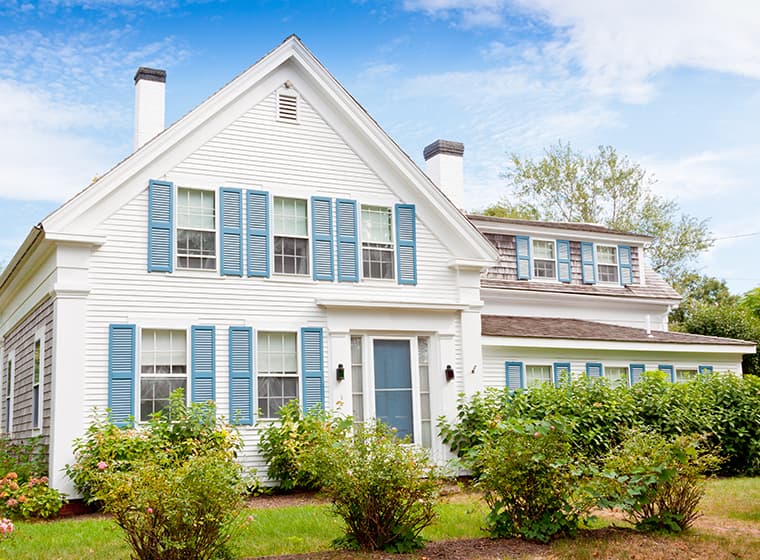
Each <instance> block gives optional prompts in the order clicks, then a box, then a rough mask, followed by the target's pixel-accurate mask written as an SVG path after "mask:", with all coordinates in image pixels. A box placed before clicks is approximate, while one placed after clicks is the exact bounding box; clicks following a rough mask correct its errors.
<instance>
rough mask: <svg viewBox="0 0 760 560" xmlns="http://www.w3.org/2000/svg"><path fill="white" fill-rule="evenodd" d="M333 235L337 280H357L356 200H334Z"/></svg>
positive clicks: (357, 238)
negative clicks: (335, 224)
mask: <svg viewBox="0 0 760 560" xmlns="http://www.w3.org/2000/svg"><path fill="white" fill-rule="evenodd" d="M335 221H336V222H337V227H336V228H335V229H336V232H335V235H336V236H337V238H338V282H358V281H359V233H358V229H357V217H356V201H355V200H345V199H341V198H339V199H337V200H336V201H335Z"/></svg>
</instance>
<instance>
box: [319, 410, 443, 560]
mask: <svg viewBox="0 0 760 560" xmlns="http://www.w3.org/2000/svg"><path fill="white" fill-rule="evenodd" d="M408 443H409V442H408V440H400V439H398V438H397V437H396V433H395V430H392V429H391V428H388V427H387V426H386V425H385V424H382V423H380V422H378V423H376V424H367V425H360V426H358V427H357V428H356V430H355V432H354V433H353V434H339V433H338V432H333V433H332V434H331V436H330V437H328V438H323V439H321V440H320V441H319V444H318V445H316V446H314V447H312V448H311V449H310V450H309V452H308V453H306V454H305V457H304V460H305V462H306V463H307V465H308V466H307V468H308V470H309V472H312V473H313V474H314V476H315V477H316V480H317V482H318V484H320V485H321V486H322V488H323V490H324V492H325V493H326V494H327V495H328V496H330V498H331V500H332V503H333V508H334V511H335V513H336V514H337V515H339V516H340V517H341V518H342V519H343V521H344V523H345V525H346V527H345V535H344V536H343V537H342V538H340V539H338V540H337V541H336V542H335V543H334V544H335V545H336V546H338V547H343V548H355V549H363V550H384V551H389V552H409V551H411V550H414V549H417V548H421V547H422V545H423V542H422V538H421V537H420V532H421V531H422V530H423V529H424V528H425V527H427V526H428V525H430V524H431V523H432V522H433V520H434V518H435V510H434V505H435V501H436V498H437V496H438V489H439V482H440V479H439V473H438V471H437V469H436V467H434V466H433V464H432V463H431V461H430V457H429V455H428V453H427V451H426V450H424V449H421V448H419V447H417V446H415V445H409V444H408Z"/></svg>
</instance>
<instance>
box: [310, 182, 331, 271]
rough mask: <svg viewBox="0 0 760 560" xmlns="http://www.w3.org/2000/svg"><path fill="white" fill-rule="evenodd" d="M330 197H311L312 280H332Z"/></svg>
mask: <svg viewBox="0 0 760 560" xmlns="http://www.w3.org/2000/svg"><path fill="white" fill-rule="evenodd" d="M332 229H333V227H332V199H330V198H324V197H319V196H313V197H311V237H312V240H313V243H312V247H313V260H314V266H313V269H312V270H313V274H314V280H333V279H334V278H335V274H334V273H333V231H332Z"/></svg>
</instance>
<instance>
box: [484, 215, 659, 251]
mask: <svg viewBox="0 0 760 560" xmlns="http://www.w3.org/2000/svg"><path fill="white" fill-rule="evenodd" d="M472 220H473V221H475V222H476V223H477V224H478V225H477V227H478V229H480V230H482V231H485V232H488V233H500V234H504V235H515V234H516V235H530V236H536V237H556V238H558V239H564V238H571V239H573V240H580V241H594V242H596V243H602V244H604V243H605V242H609V243H615V244H617V243H623V244H627V245H635V246H637V247H640V246H643V245H644V244H645V243H649V242H650V241H652V239H651V238H650V237H649V236H646V235H637V234H616V233H606V232H596V231H582V230H577V229H567V228H563V227H557V226H554V227H552V226H539V225H532V224H514V223H498V222H491V221H485V220H484V221H479V220H478V218H477V217H473V218H472Z"/></svg>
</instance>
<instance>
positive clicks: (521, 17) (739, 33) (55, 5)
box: [0, 0, 760, 293]
mask: <svg viewBox="0 0 760 560" xmlns="http://www.w3.org/2000/svg"><path fill="white" fill-rule="evenodd" d="M291 33H296V34H297V35H299V36H300V37H301V39H302V40H303V41H304V43H305V44H306V45H307V46H308V47H309V48H310V49H311V50H312V51H313V52H314V54H315V55H316V56H317V57H318V58H319V59H320V60H321V61H322V62H323V64H324V65H325V66H326V67H327V68H328V70H330V71H331V72H332V73H333V75H334V76H335V77H336V78H337V79H338V80H339V81H340V82H341V83H342V84H343V85H344V86H345V87H346V88H347V89H348V90H349V92H351V93H352V94H353V95H354V96H355V97H356V98H357V99H358V100H359V102H361V103H362V104H363V105H364V107H365V108H366V109H367V110H368V111H369V112H370V114H372V115H373V116H374V117H375V119H376V120H377V121H378V122H379V123H380V125H381V126H382V127H383V128H384V129H385V130H386V131H387V132H388V133H389V134H390V135H391V136H392V137H393V138H394V139H395V140H396V141H397V142H398V143H399V144H400V145H401V147H402V148H404V149H405V150H406V151H407V153H409V154H410V155H411V156H412V157H413V158H414V159H415V160H416V161H418V163H422V148H423V147H424V146H425V145H427V144H428V143H429V142H431V141H433V140H435V139H437V138H445V139H450V140H459V141H462V142H464V144H465V181H466V192H465V204H466V206H467V207H468V209H481V208H483V207H484V206H486V205H488V204H489V203H492V202H495V201H497V200H498V199H499V198H500V197H501V196H503V195H505V194H506V190H505V187H504V182H503V181H502V180H501V179H500V178H499V172H500V171H502V170H504V168H505V165H506V162H507V157H506V154H507V153H509V152H516V153H519V154H522V155H526V156H540V154H541V151H542V149H543V148H544V147H546V146H548V145H550V144H552V143H555V142H556V141H557V140H563V141H569V142H571V143H572V144H573V145H574V147H576V148H580V149H583V150H586V151H593V150H595V149H596V147H597V146H598V145H600V144H610V145H612V146H615V147H616V148H617V149H618V151H619V152H621V153H624V154H627V155H628V156H629V157H630V158H631V159H633V160H634V161H637V162H639V163H641V164H642V166H644V168H645V169H647V170H648V171H649V172H651V173H652V174H653V175H654V177H655V178H656V179H657V183H656V184H655V186H654V189H655V190H656V192H657V193H659V194H662V195H664V196H666V197H669V198H674V199H675V200H676V201H677V202H678V203H679V204H680V206H681V208H682V210H684V211H685V212H687V213H689V214H692V215H694V216H697V217H699V218H709V219H710V226H711V229H712V231H713V234H714V236H715V237H716V238H717V241H716V243H715V247H714V248H713V249H712V250H711V251H709V252H708V253H707V254H705V255H704V256H703V257H702V258H701V259H700V262H699V266H700V268H701V272H703V273H705V274H709V275H713V276H717V277H720V278H725V279H726V281H727V282H728V284H729V286H730V287H731V289H732V290H733V291H734V292H737V293H740V292H743V291H746V290H748V289H750V288H752V287H754V286H757V285H760V249H758V247H760V220H758V217H759V215H760V189H759V188H757V183H758V181H757V180H756V177H757V176H758V170H757V167H758V162H760V135H759V134H758V128H759V127H760V4H758V3H756V2H754V1H753V0H747V1H742V0H734V1H726V2H714V1H712V0H705V1H703V0H691V1H688V2H686V1H684V0H680V1H678V0H659V1H654V0H640V1H637V2H630V1H626V0H530V1H528V0H511V1H508V0H470V1H463V0H398V1H389V2H375V1H371V0H366V1H359V0H357V1H353V2H327V1H313V2H295V1H291V2H274V1H259V2H254V1H234V0H230V1H227V2H212V1H202V0H198V1H192V0H191V1H183V0H147V1H140V2H138V1H136V0H43V1H40V2H25V1H23V0H20V1H16V0H0V130H2V131H3V132H2V134H0V169H2V174H0V223H2V224H3V235H2V236H0V261H7V260H8V259H9V258H10V257H11V256H12V255H13V253H14V252H15V250H16V248H17V247H18V245H19V244H20V242H21V240H22V239H23V237H24V236H25V235H26V233H27V232H28V231H29V228H30V227H31V226H32V225H33V224H35V223H37V222H38V221H39V220H40V219H41V218H43V217H44V216H45V214H47V213H48V212H49V211H50V210H52V209H53V208H55V207H56V206H57V205H58V204H59V203H60V202H62V201H63V200H65V199H66V198H68V197H69V196H71V195H72V194H74V193H75V192H77V191H78V190H80V189H81V188H82V187H84V186H85V185H87V184H88V183H89V182H90V180H91V179H92V178H93V177H95V176H97V175H100V174H102V173H104V172H105V171H107V170H108V169H109V168H110V167H111V166H112V165H113V164H114V163H116V162H118V161H119V160H120V159H122V158H123V157H124V156H125V155H127V154H128V153H129V152H130V151H131V149H132V134H133V130H132V126H133V103H134V99H133V95H134V89H133V82H132V77H133V76H134V72H135V70H136V69H137V67H138V66H141V65H142V66H153V67H158V68H164V69H166V70H167V72H168V79H167V108H166V112H167V124H169V123H171V122H173V121H175V120H176V119H178V118H180V117H181V116H182V115H184V114H185V113H186V112H187V111H189V110H191V109H192V108H193V107H194V106H195V105H197V104H198V103H199V102H200V101H202V100H203V99H205V98H206V97H208V96H209V95H210V94H211V93H213V92H214V91H216V90H217V89H218V88H219V87H221V86H222V85H224V84H225V83H227V82H228V81H229V80H231V79H232V78H233V77H234V76H236V75H237V74H239V73H240V72H242V71H243V70H244V69H245V68H247V67H248V66H249V65H251V64H252V63H254V62H255V61H256V60H258V59H259V58H260V57H261V56H263V55H264V54H265V53H266V52H268V51H269V50H271V49H272V48H274V47H275V46H276V45H278V44H279V43H280V42H281V41H282V40H283V39H284V38H285V37H287V36H288V35H290V34H291Z"/></svg>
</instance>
